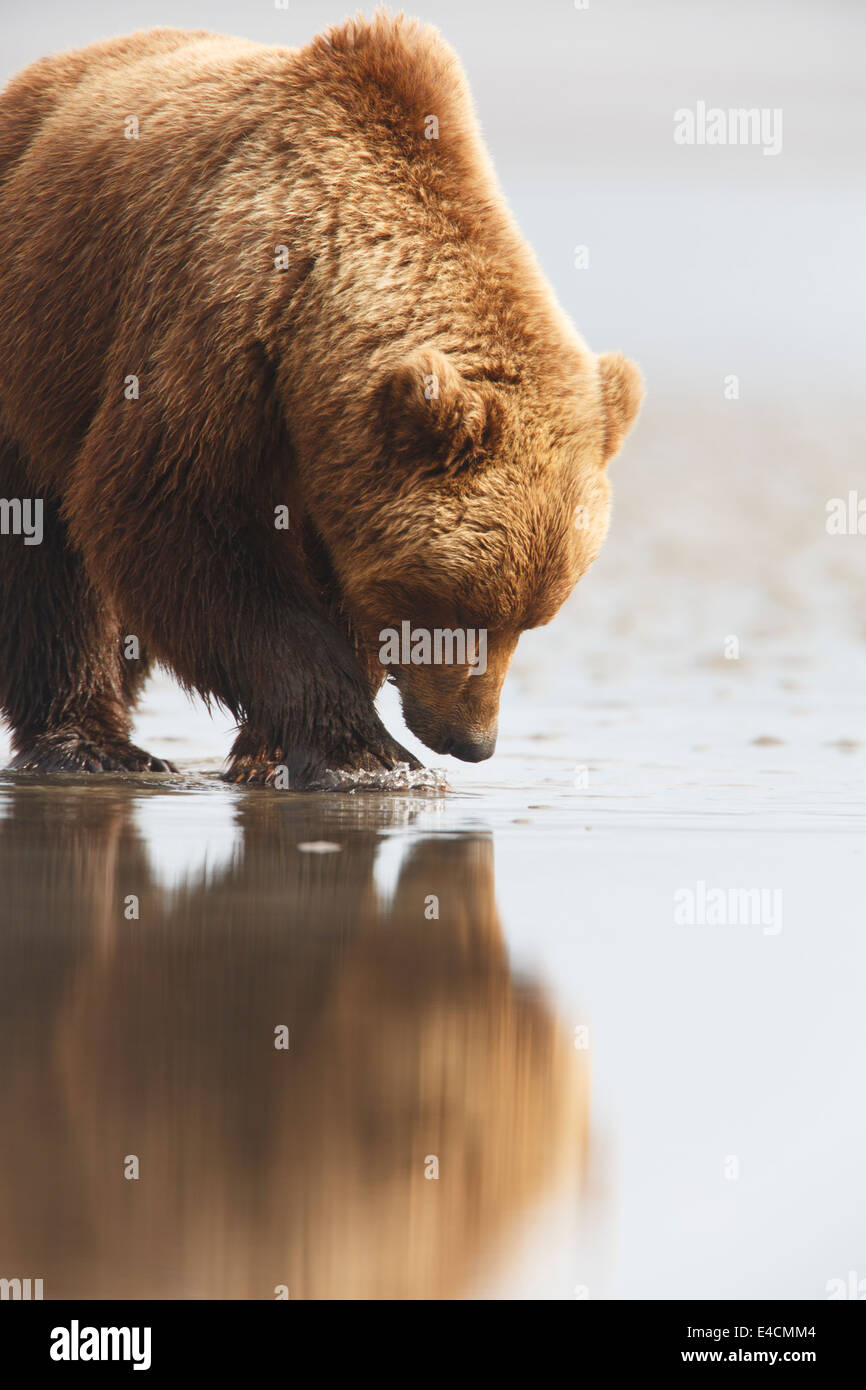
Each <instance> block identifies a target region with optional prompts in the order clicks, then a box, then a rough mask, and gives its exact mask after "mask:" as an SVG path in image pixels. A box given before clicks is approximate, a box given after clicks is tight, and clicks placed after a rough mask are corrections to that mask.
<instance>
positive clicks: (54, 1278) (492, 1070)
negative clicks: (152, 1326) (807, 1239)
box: [0, 785, 587, 1299]
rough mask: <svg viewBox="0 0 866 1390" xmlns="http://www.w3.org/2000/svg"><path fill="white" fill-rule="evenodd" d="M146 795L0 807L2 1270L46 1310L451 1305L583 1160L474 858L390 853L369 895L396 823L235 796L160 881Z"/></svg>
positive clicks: (548, 1035) (576, 1067) (579, 1081)
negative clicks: (198, 866)
mask: <svg viewBox="0 0 866 1390" xmlns="http://www.w3.org/2000/svg"><path fill="white" fill-rule="evenodd" d="M148 800H149V794H148V793H147V792H145V791H142V793H141V796H138V794H137V793H135V791H134V790H133V789H131V788H129V787H128V786H127V787H120V786H114V787H111V786H99V787H97V786H93V785H91V786H90V787H89V788H88V789H87V790H86V791H85V790H83V789H82V788H80V787H79V786H74V785H73V786H70V787H69V788H68V789H64V791H63V793H58V792H57V790H56V789H46V788H39V787H23V786H22V787H12V788H7V789H6V790H5V791H4V793H3V796H2V805H0V810H2V812H3V814H2V818H0V872H2V877H3V883H4V890H3V903H2V906H0V913H2V917H3V922H4V925H3V931H2V935H0V955H2V961H0V965H2V969H0V1016H2V1024H0V1042H2V1056H3V1058H4V1066H3V1072H2V1079H0V1097H2V1113H3V1115H4V1125H3V1130H2V1136H0V1166H2V1175H0V1176H2V1183H0V1250H2V1252H3V1262H4V1266H8V1268H4V1269H3V1270H2V1271H0V1272H2V1273H3V1274H6V1275H11V1274H14V1273H15V1272H16V1271H19V1272H20V1271H23V1272H24V1273H35V1274H38V1275H39V1276H40V1277H41V1278H42V1279H43V1280H44V1287H45V1296H46V1298H52V1297H76V1296H80V1297H85V1298H111V1297H114V1298H134V1297H142V1298H154V1297H156V1298H159V1297H169V1298H183V1297H192V1298H196V1297H199V1298H260V1299H272V1298H274V1297H276V1296H278V1293H277V1291H278V1289H279V1288H280V1286H284V1287H285V1288H286V1289H287V1290H288V1293H289V1296H290V1297H292V1298H401V1297H408V1298H437V1297H455V1296H460V1295H461V1294H465V1293H467V1292H471V1290H472V1286H473V1281H475V1280H477V1279H479V1278H481V1277H483V1275H484V1271H485V1269H486V1267H487V1263H488V1261H490V1260H492V1259H493V1258H494V1257H495V1256H496V1254H497V1251H501V1250H502V1248H503V1244H504V1242H505V1241H507V1239H508V1238H509V1236H511V1237H513V1236H514V1234H515V1232H516V1230H517V1229H518V1224H519V1221H520V1219H521V1218H524V1217H525V1216H527V1215H528V1214H530V1213H531V1212H532V1210H533V1207H534V1205H535V1204H536V1203H537V1202H538V1201H539V1200H540V1199H541V1198H542V1197H543V1196H544V1195H545V1194H547V1193H549V1192H550V1191H551V1190H552V1189H553V1188H554V1187H555V1186H556V1184H557V1183H558V1181H559V1179H560V1178H562V1179H564V1180H565V1181H566V1182H567V1181H569V1177H571V1178H572V1179H573V1180H574V1183H575V1186H576V1181H577V1176H578V1174H579V1173H580V1171H581V1168H582V1159H583V1152H584V1146H585V1135H586V1096H587V1073H586V1067H585V1064H584V1062H583V1060H582V1059H583V1056H584V1055H585V1054H580V1053H578V1052H576V1051H575V1050H574V1048H573V1047H572V1046H571V1040H570V1037H569V1035H568V1032H567V1030H565V1029H564V1028H563V1027H562V1026H561V1025H560V1023H559V1022H558V1021H557V1020H556V1019H555V1018H554V1016H553V1014H552V1012H551V1009H550V1006H549V1004H548V1003H547V1001H546V1000H545V998H544V997H543V995H542V994H541V993H540V992H539V990H538V989H537V988H535V987H533V986H531V985H530V984H526V983H521V982H520V981H519V980H518V979H517V978H516V977H515V976H514V975H513V973H512V972H511V970H510V968H509V964H508V959H507V955H506V951H505V947H504V944H503V940H502V936H501V931H500V925H499V921H498V917H497V912H496V906H495V902H494V877H493V851H492V844H491V842H490V839H489V838H488V837H487V836H486V835H485V834H483V833H480V834H472V835H467V836H462V837H448V838H446V837H444V836H442V837H437V836H435V835H428V836H426V837H417V838H411V837H410V834H407V835H406V837H405V839H404V837H403V836H401V835H397V837H396V838H397V840H398V841H399V842H400V843H401V844H405V845H406V846H407V849H406V852H405V853H404V855H403V858H402V861H401V863H400V865H399V872H398V874H397V880H396V885H395V886H394V888H393V891H392V892H391V893H390V894H383V893H382V891H381V890H380V889H379V888H378V887H377V884H376V877H375V875H374V863H375V860H376V856H377V852H378V850H379V847H380V846H381V845H382V844H383V839H382V836H383V832H385V836H386V840H387V839H389V837H388V835H387V832H388V831H391V832H392V836H391V837H390V842H391V843H393V842H394V839H393V835H394V834H395V833H396V832H397V831H398V829H399V828H401V827H402V828H404V829H406V830H409V831H411V820H412V816H413V814H414V812H413V811H412V809H411V801H404V802H402V803H400V802H398V801H397V800H396V799H395V798H391V799H390V800H387V799H385V798H372V797H370V798H366V799H364V798H358V799H357V800H356V801H352V802H348V801H347V799H345V798H339V802H340V803H341V804H339V805H338V804H337V800H338V799H336V798H331V800H330V804H328V798H327V797H324V798H316V799H315V800H313V799H307V798H290V799H284V798H279V799H276V798H274V799H271V798H270V797H265V798H263V797H256V796H255V795H252V794H248V795H245V796H244V797H243V798H241V799H240V801H239V802H238V803H237V816H238V831H239V834H238V837H237V844H236V850H235V852H233V853H232V854H231V855H229V856H228V862H226V863H224V864H223V865H222V867H221V868H219V869H217V870H214V869H211V870H210V871H208V870H207V869H206V868H205V869H202V870H201V871H200V872H193V873H192V875H191V876H188V877H186V878H185V879H184V880H182V881H181V882H180V883H178V884H175V885H174V886H166V883H165V881H164V880H163V881H161V880H160V876H159V854H158V852H154V853H152V852H151V851H150V850H149V848H148V845H147V844H146V842H145V840H144V839H143V838H142V836H141V834H140V831H139V825H140V823H141V814H140V813H141V810H142V807H144V808H145V810H146V805H147V801H148ZM160 800H161V801H164V800H165V794H164V793H162V794H160ZM407 807H408V808H409V809H408V810H407ZM325 841H328V842H332V843H338V844H340V845H341V846H342V848H341V850H340V852H339V853H336V852H335V853H328V854H311V853H303V852H299V850H298V845H299V843H308V844H309V843H316V842H325ZM432 894H435V895H437V897H438V900H439V902H438V911H439V915H438V919H437V918H430V917H429V916H425V903H426V904H427V912H428V913H429V912H432V911H433V910H434V909H433V907H432V906H431V905H430V903H429V899H430V896H431V895H432ZM131 895H135V897H137V898H138V900H139V913H140V915H139V917H138V919H137V920H135V919H133V920H126V918H125V916H124V903H125V902H126V901H127V900H128V899H129V898H130V897H131ZM281 1025H284V1026H285V1027H286V1028H287V1029H288V1030H289V1041H290V1045H289V1047H288V1050H285V1049H281V1048H278V1047H277V1046H275V1042H276V1041H278V1040H279V1035H278V1034H277V1033H276V1032H275V1030H277V1029H279V1028H280V1026H281ZM132 1155H134V1156H135V1157H136V1158H137V1160H138V1165H139V1177H138V1179H137V1180H135V1179H127V1178H125V1176H124V1169H125V1165H126V1168H127V1169H130V1168H131V1164H130V1162H129V1160H130V1158H131V1156H132ZM437 1167H438V1177H434V1176H430V1175H431V1174H433V1173H435V1172H436V1169H437Z"/></svg>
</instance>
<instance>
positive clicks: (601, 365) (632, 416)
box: [598, 352, 644, 463]
mask: <svg viewBox="0 0 866 1390" xmlns="http://www.w3.org/2000/svg"><path fill="white" fill-rule="evenodd" d="M598 371H599V376H600V378H601V399H602V409H603V412H604V462H605V463H608V462H609V461H610V460H611V459H612V458H613V457H614V455H615V454H618V453H619V451H620V449H621V447H622V444H623V441H624V439H625V437H626V435H627V434H628V432H629V430H630V429H631V427H632V425H633V424H634V422H635V420H636V419H637V413H638V411H639V410H640V407H641V401H642V400H643V398H644V382H643V377H642V376H641V374H640V371H639V370H638V368H637V367H636V366H635V364H634V362H632V361H630V360H629V358H628V357H624V356H623V355H622V353H621V352H603V353H602V355H601V356H600V357H599V359H598Z"/></svg>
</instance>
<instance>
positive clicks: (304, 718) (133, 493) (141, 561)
mask: <svg viewBox="0 0 866 1390" xmlns="http://www.w3.org/2000/svg"><path fill="white" fill-rule="evenodd" d="M129 446H130V442H129V438H128V434H127V436H126V438H124V436H123V435H122V434H121V433H120V431H119V430H114V431H111V432H110V438H106V435H105V434H103V432H102V431H101V430H99V429H98V428H96V427H95V428H94V430H93V431H92V432H91V438H90V440H89V450H88V452H87V454H86V455H85V456H84V457H83V458H82V459H80V460H79V464H78V467H77V469H76V474H77V476H76V479H75V482H74V485H73V487H72V489H71V490H70V494H69V496H68V498H67V502H66V508H65V511H66V514H67V516H68V519H69V527H70V532H71V534H72V535H73V537H74V540H75V543H76V545H77V546H78V547H79V548H80V550H81V552H82V554H83V556H84V558H85V563H86V566H87V569H88V572H89V574H90V575H91V576H92V578H93V581H94V583H96V584H97V585H98V586H99V587H100V588H101V589H102V590H103V591H104V592H105V593H106V594H108V595H110V596H111V598H112V599H113V601H114V602H115V604H116V605H117V608H118V610H119V611H121V612H123V614H124V623H125V625H126V630H127V631H128V632H134V633H136V634H137V635H138V636H139V637H140V638H141V640H142V641H143V643H145V644H146V646H147V649H148V651H149V652H150V654H151V655H152V657H153V658H155V659H156V660H158V661H160V662H162V663H163V664H164V665H166V666H168V667H170V668H171V669H172V670H173V671H174V673H175V674H176V675H177V677H178V678H179V680H180V681H181V682H182V684H183V685H185V686H186V687H187V688H188V689H194V690H197V691H198V692H199V693H200V694H202V695H203V696H204V697H205V699H215V700H217V701H218V702H219V703H220V704H222V705H223V706H225V708H227V709H228V710H229V711H230V712H231V713H232V715H233V716H234V717H235V718H236V719H237V721H238V723H239V724H240V726H241V728H240V732H239V734H238V737H237V740H236V742H235V745H234V747H233V749H232V753H231V761H230V765H229V768H228V770H227V772H226V774H225V776H226V777H227V779H228V780H230V781H235V782H246V783H259V784H273V783H274V782H276V781H278V776H277V769H278V768H285V769H286V772H287V785H288V787H289V788H292V789H306V788H312V787H321V786H325V785H327V784H328V781H329V778H328V774H329V773H339V772H349V773H353V772H379V771H388V770H391V769H393V768H395V767H397V766H398V765H399V764H401V763H402V764H408V765H409V766H410V767H412V768H417V767H419V766H420V764H419V763H418V761H417V759H415V758H414V757H413V756H412V755H411V753H409V752H407V751H406V749H404V748H402V747H401V746H400V744H398V743H397V742H396V740H395V739H393V738H392V737H391V735H390V734H389V733H388V731H387V730H386V729H385V727H384V725H383V724H382V722H381V720H380V719H379V717H378V715H377V714H376V710H375V707H374V704H373V697H372V694H371V691H370V686H369V682H368V680H367V678H366V676H365V674H364V672H363V671H362V669H361V666H360V664H359V662H358V661H357V659H356V657H355V653H354V651H353V650H352V647H351V644H350V642H349V639H348V637H347V635H346V634H345V633H344V632H342V631H341V630H340V629H339V628H338V627H337V626H336V624H335V623H333V622H332V621H331V620H330V618H329V617H328V615H327V613H326V612H325V611H324V608H323V606H322V604H321V602H320V601H319V599H318V598H317V595H316V593H315V591H314V588H313V585H312V583H311V582H310V580H309V578H308V576H307V575H306V573H305V570H304V565H303V557H302V555H301V554H300V553H299V552H298V550H297V548H293V546H292V545H291V542H290V540H289V539H288V538H286V537H285V536H279V535H278V534H277V533H276V532H275V530H274V528H273V523H272V520H271V521H270V522H269V519H268V517H269V506H268V503H266V502H265V501H264V500H261V501H260V502H259V503H257V502H256V501H255V500H254V499H252V498H243V499H240V498H239V497H238V494H237V493H236V492H234V493H233V494H232V495H231V496H230V497H226V498H221V499H216V498H214V497H213V496H212V495H211V496H209V497H207V496H206V497H205V498H203V495H202V491H201V490H200V489H197V488H196V487H194V486H193V485H192V481H191V479H190V478H189V476H188V475H187V476H184V473H186V470H184V471H183V472H182V471H181V469H180V468H179V467H177V466H172V463H171V460H169V459H166V458H165V456H164V455H163V457H162V459H158V460H154V459H153V455H152V454H151V460H150V461H151V467H150V469H149V471H148V474H147V476H146V477H142V476H141V474H140V473H138V474H137V473H136V470H135V469H134V468H131V467H130V466H129V464H128V461H127V459H128V455H127V452H126V450H127V449H129ZM147 455H148V450H147V447H146V441H142V444H141V446H140V453H139V457H141V456H144V457H145V458H146V457H147ZM132 456H133V457H135V454H134V453H133V454H132ZM214 468H216V465H214ZM106 499H110V500H109V502H107V501H106ZM272 515H273V512H272V508H271V509H270V516H271V517H272Z"/></svg>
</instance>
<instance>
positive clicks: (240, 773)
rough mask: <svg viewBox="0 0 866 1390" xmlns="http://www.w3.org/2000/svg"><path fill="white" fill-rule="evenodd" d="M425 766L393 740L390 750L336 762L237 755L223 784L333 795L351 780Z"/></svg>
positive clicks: (358, 752) (367, 751)
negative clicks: (398, 769) (321, 792)
mask: <svg viewBox="0 0 866 1390" xmlns="http://www.w3.org/2000/svg"><path fill="white" fill-rule="evenodd" d="M421 766H422V764H421V763H419V761H418V759H417V758H416V757H413V755H412V754H411V753H409V752H408V751H407V750H406V749H405V748H401V746H400V744H399V743H397V742H396V741H394V740H393V739H391V740H389V741H388V744H387V746H383V747H382V748H381V749H379V750H377V751H376V752H373V751H372V750H371V749H369V748H359V749H357V750H356V751H353V752H351V753H348V754H346V753H344V754H343V755H342V756H337V757H334V758H327V757H323V758H319V759H311V758H306V759H303V760H301V759H299V758H298V757H294V758H286V757H281V756H280V755H279V754H274V755H273V756H272V757H265V756H262V755H252V754H243V753H242V754H238V755H236V756H235V757H233V758H232V761H231V763H230V765H229V767H228V770H227V771H226V772H225V773H224V774H223V780H224V781H226V782H233V783H236V784H238V785H241V786H250V787H255V786H259V787H276V788H277V789H278V790H291V791H333V790H336V789H338V787H340V786H342V785H345V784H346V783H347V781H348V780H350V779H351V777H352V776H358V777H363V776H365V775H366V776H369V775H370V774H378V775H384V774H386V773H388V772H393V771H394V770H395V769H396V768H398V767H403V768H407V769H410V770H416V769H418V768H420V767H421Z"/></svg>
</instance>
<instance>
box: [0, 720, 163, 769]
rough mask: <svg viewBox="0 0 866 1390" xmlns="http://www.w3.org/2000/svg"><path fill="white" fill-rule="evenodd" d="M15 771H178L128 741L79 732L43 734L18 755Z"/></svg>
mask: <svg viewBox="0 0 866 1390" xmlns="http://www.w3.org/2000/svg"><path fill="white" fill-rule="evenodd" d="M9 768H10V770H11V771H13V772H176V771H177V768H176V767H174V765H173V764H172V763H170V762H167V761H166V760H165V759H163V758H154V757H152V756H151V755H150V753H146V752H145V751H144V749H143V748H136V746H135V744H134V743H128V742H126V740H125V739H114V738H105V739H103V738H100V737H98V736H97V737H96V738H92V737H88V736H87V735H86V734H84V733H83V732H81V731H80V730H74V731H72V732H69V731H56V732H53V733H46V734H40V735H39V736H38V737H37V738H35V739H33V741H32V742H31V743H29V744H28V745H27V746H26V747H25V748H22V749H21V751H20V752H19V753H16V755H15V757H14V758H13V760H12V762H11V763H10V764H9Z"/></svg>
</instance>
